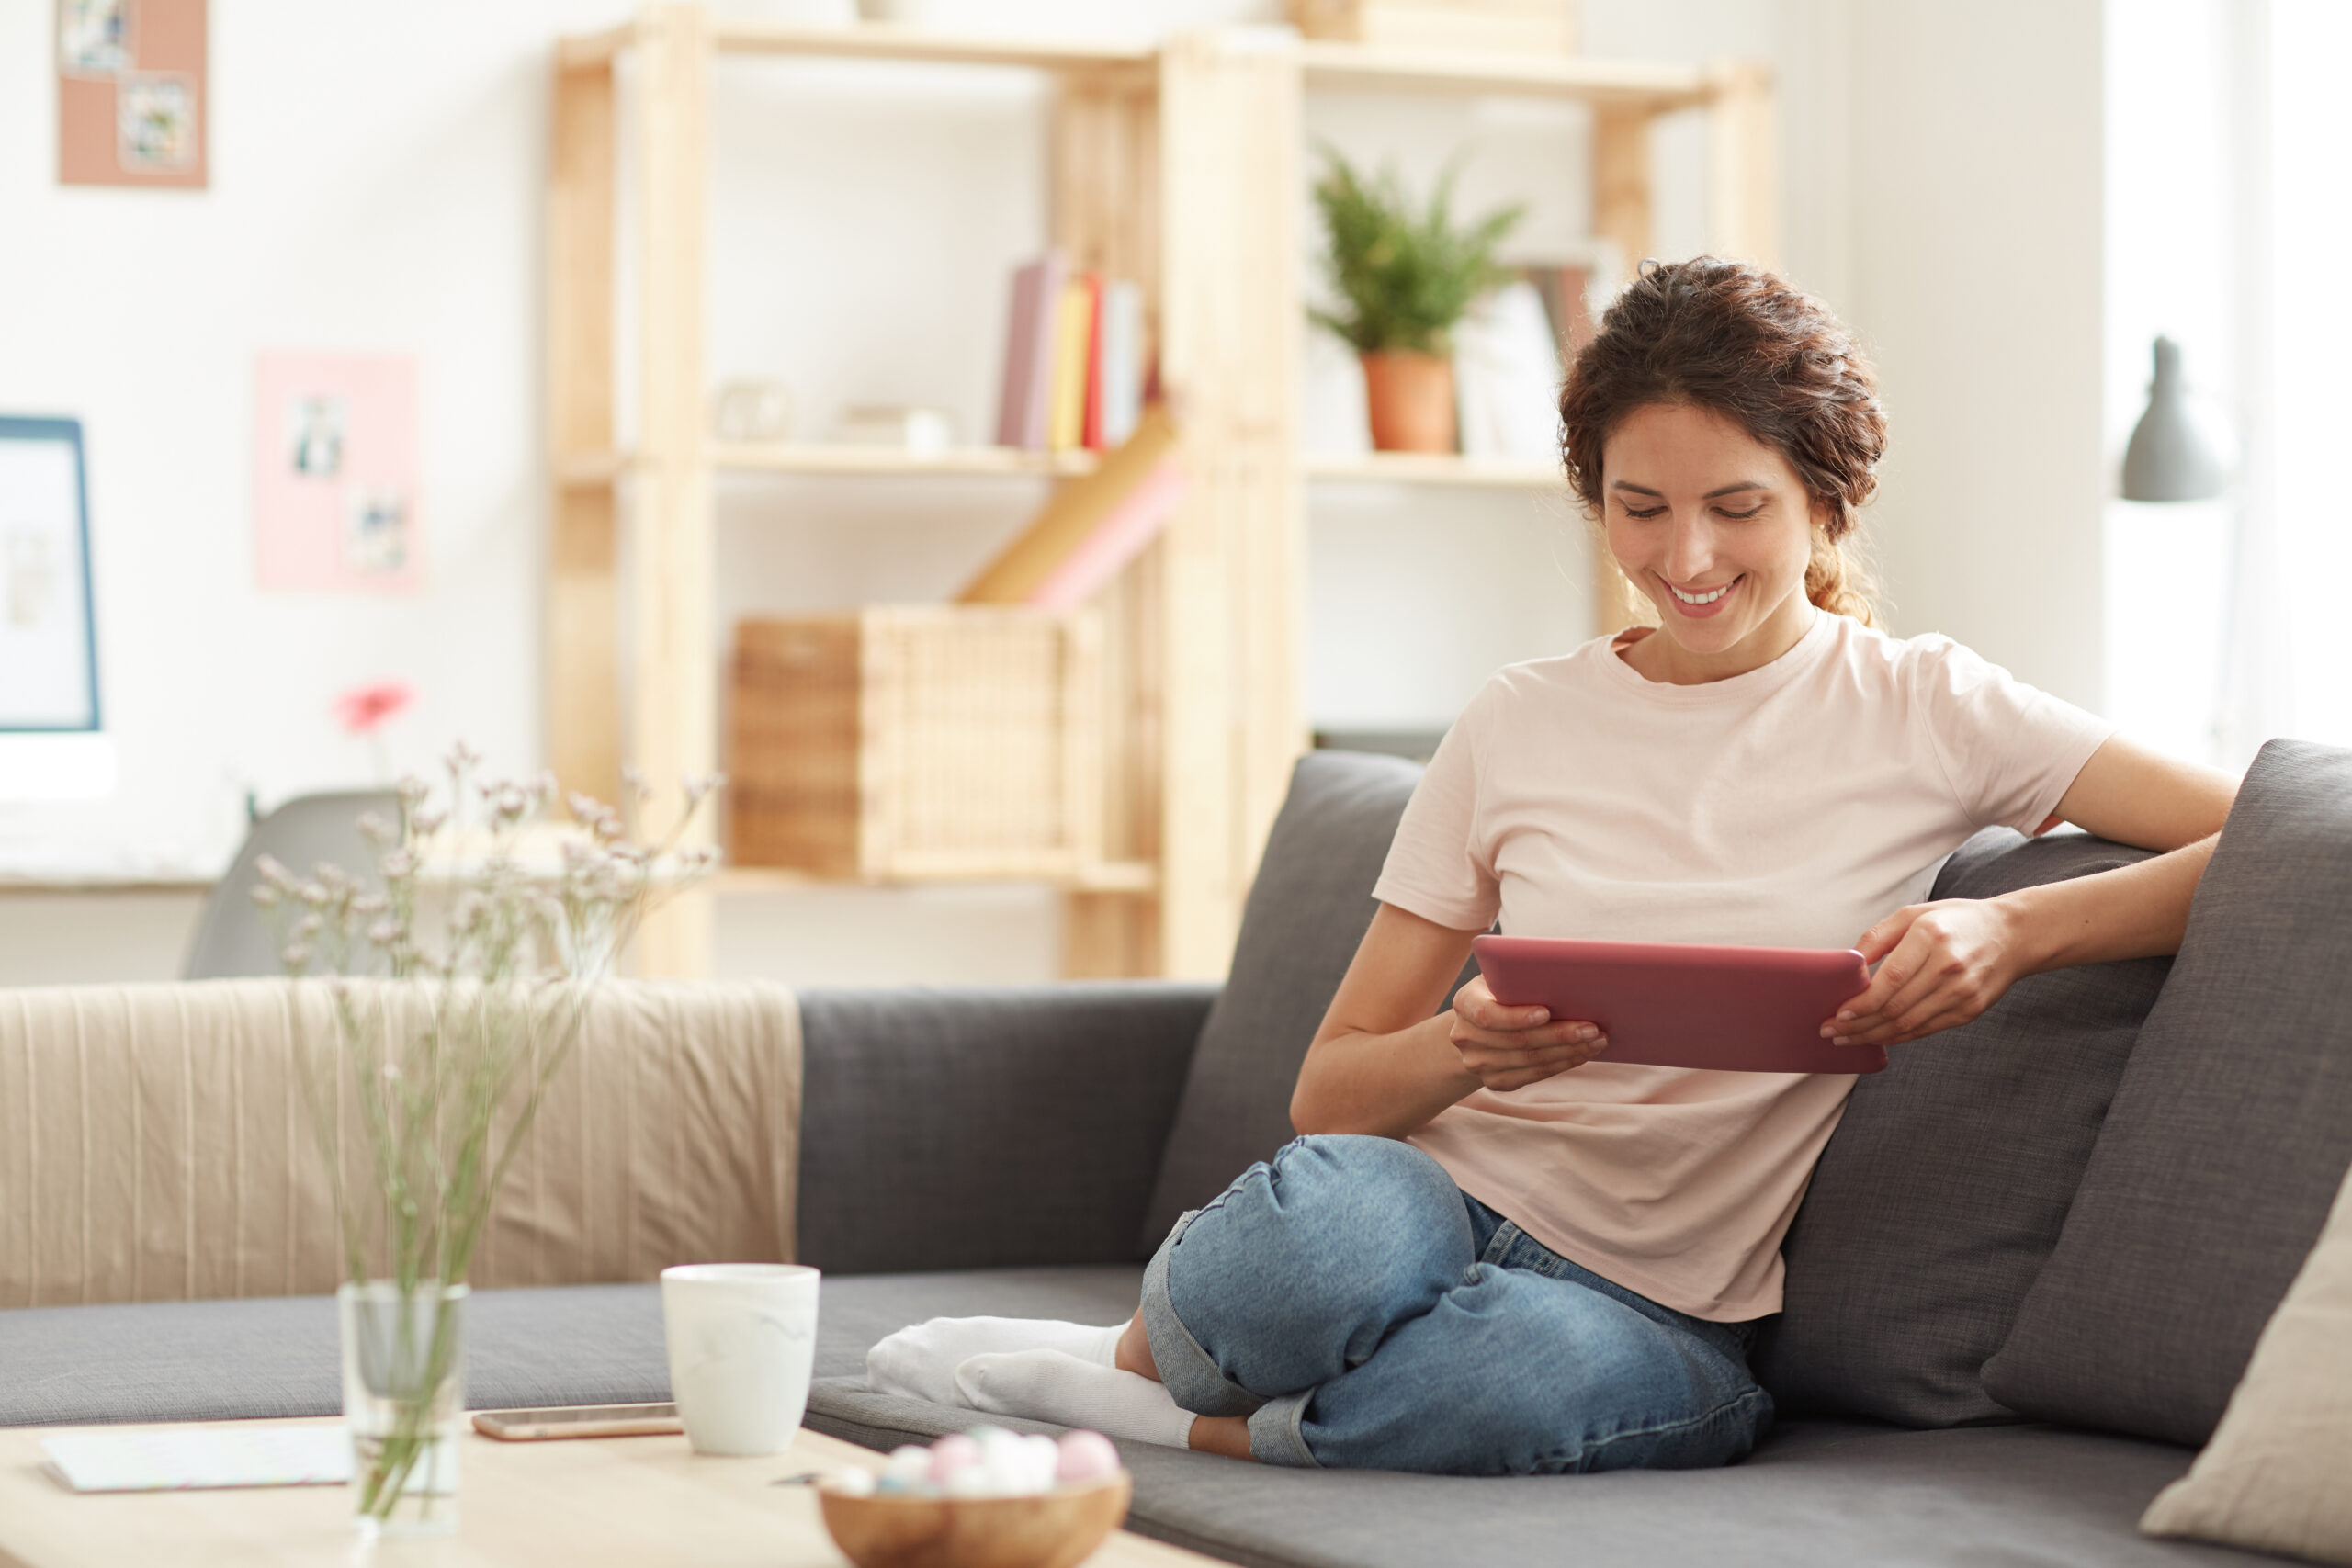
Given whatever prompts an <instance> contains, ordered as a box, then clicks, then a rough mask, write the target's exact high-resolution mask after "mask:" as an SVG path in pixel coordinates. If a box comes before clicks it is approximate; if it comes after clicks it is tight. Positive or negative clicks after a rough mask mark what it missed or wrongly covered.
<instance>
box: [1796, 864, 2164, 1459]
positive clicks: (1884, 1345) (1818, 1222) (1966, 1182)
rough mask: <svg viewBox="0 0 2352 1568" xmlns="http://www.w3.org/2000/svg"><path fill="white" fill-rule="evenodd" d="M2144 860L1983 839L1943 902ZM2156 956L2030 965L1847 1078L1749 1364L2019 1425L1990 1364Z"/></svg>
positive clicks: (2060, 1220)
mask: <svg viewBox="0 0 2352 1568" xmlns="http://www.w3.org/2000/svg"><path fill="white" fill-rule="evenodd" d="M2147 858H2148V852H2146V851H2144V850H2132V849H2125V848H2123V847H2122V846H2120V845H2117V844H2110V843H2109V842H2107V841H2106V840H2102V839H2094V838H2088V837H2086V836H2085V835H2083V834H2080V833H2060V834H2054V835H2052V837H2050V838H2046V839H2039V840H2027V839H2025V838H2023V837H2022V836H2021V835H2019V834H2017V833H2014V832H2011V831H2010V830H2009V829H2006V828H1997V829H1989V830H1987V831H1985V832H1983V833H1979V834H1978V835H1977V836H1976V837H1975V838H1973V839H1972V840H1969V841H1968V842H1967V843H1966V844H1965V845H1963V846H1962V849H1961V850H1960V852H1958V853H1957V854H1955V855H1953V856H1952V858H1951V861H1950V862H1949V863H1946V865H1945V867H1944V869H1943V872H1942V874H1940V875H1939V876H1938V878H1937V879H1936V886H1935V891H1934V895H1933V896H1934V897H1938V898H1991V897H1996V896H1998V895H2000V894H2003V893H2009V892H2014V891H2016V890H2017V889H2018V888H2020V887H2030V886H2034V885H2036V884H2039V883H2045V882H2058V881H2063V880H2064V879H2066V878H2068V877H2075V876H2088V875H2091V874H2095V873H2098V872H2103V871H2112V870H2115V869H2116V868H2118V867H2120V866H2124V865H2129V864H2131V863H2133V862H2135V861H2141V860H2145V859H2147ZM2170 966H2171V962H2170V960H2168V959H2161V958H2151V959H2140V960H2136V961H2133V962H2131V963H2124V964H2086V965H2082V966H2080V967H2076V968H2072V969H2060V970H2055V971H2052V973H2050V974H2046V975H2035V976H2028V977H2027V978H2026V979H2023V980H2020V981H2019V982H2018V984H2016V985H2015V986H2013V987H2010V988H2009V992H2008V994H2007V996H2005V997H2003V998H2001V999H2000V1000H1999V1001H1998V1002H1996V1003H1995V1004H1994V1005H1993V1006H1992V1007H1991V1008H1988V1009H1987V1010H1985V1013H1984V1014H1983V1016H1981V1017H1979V1018H1977V1019H1975V1020H1974V1021H1972V1022H1970V1023H1967V1024H1964V1025H1962V1027H1960V1028H1958V1029H1951V1030H1946V1031H1945V1032H1942V1033H1940V1034H1933V1035H1929V1036H1928V1038H1927V1039H1925V1040H1920V1041H1916V1042H1914V1043H1911V1044H1908V1045H1897V1046H1894V1048H1893V1049H1892V1050H1891V1051H1890V1052H1889V1054H1888V1055H1889V1060H1888V1065H1887V1067H1886V1070H1885V1071H1884V1072H1881V1073H1876V1074H1873V1075H1871V1077H1865V1078H1863V1079H1861V1080H1860V1082H1859V1083H1857V1084H1856V1085H1855V1086H1854V1094H1853V1098H1852V1099H1851V1100H1849V1101H1848V1102H1847V1106H1846V1114H1845V1117H1844V1119H1843V1120H1842V1121H1840V1122H1838V1131H1837V1133H1836V1134H1834V1135H1833V1136H1832V1137H1831V1138H1830V1140H1829V1145H1828V1147H1827V1148H1826V1149H1825V1150H1824V1151H1823V1153H1822V1156H1821V1161H1820V1164H1818V1165H1817V1166H1815V1168H1814V1174H1813V1181H1812V1184H1811V1186H1810V1187H1808V1188H1807V1189H1806V1191H1805V1198H1804V1206H1803V1207H1801V1208H1800V1209H1799V1210H1798V1211H1797V1217H1796V1221H1795V1223H1794V1224H1792V1225H1791V1226H1790V1228H1789V1235H1788V1239H1787V1240H1786V1241H1785V1242H1784V1243H1783V1244H1782V1246H1781V1257H1782V1258H1783V1259H1784V1260H1785V1262H1786V1263H1787V1266H1788V1280H1787V1285H1786V1305H1785V1307H1784V1309H1783V1311H1782V1313H1781V1315H1780V1316H1779V1317H1776V1318H1773V1319H1771V1320H1770V1322H1769V1323H1767V1324H1766V1325H1765V1328H1764V1331H1763V1333H1762V1334H1761V1335H1760V1336H1759V1337H1758V1343H1757V1348H1756V1350H1755V1353H1754V1355H1753V1356H1752V1357H1751V1358H1750V1359H1751V1363H1752V1365H1753V1366H1754V1368H1755V1371H1756V1374H1757V1377H1758V1381H1760V1382H1762V1383H1763V1384H1764V1386H1765V1387H1766V1388H1767V1389H1769V1390H1770V1392H1771V1394H1772V1397H1773V1399H1774V1400H1775V1401H1776V1402H1777V1403H1778V1404H1779V1405H1780V1406H1781V1410H1782V1411H1783V1412H1784V1413H1785V1414H1789V1415H1847V1416H1873V1417H1876V1418H1877V1419H1880V1420H1883V1421H1893V1422H1896V1423H1899V1424H1900V1425H1903V1426H1905V1427H1958V1426H1967V1425H1973V1424H1976V1423H1982V1422H1990V1421H2002V1420H2014V1419H2016V1417H2015V1416H2012V1415H2010V1413H2009V1412H2007V1411H2006V1410H2004V1409H2003V1408H2002V1407H2001V1406H2000V1405H1999V1404H1996V1403H1995V1402H1994V1401H1993V1399H1992V1398H1991V1397H1990V1396H1989V1395H1988V1394H1986V1393H1985V1388H1984V1385H1983V1382H1982V1381H1981V1378H1980V1373H1981V1370H1982V1368H1983V1367H1984V1365H1985V1359H1986V1358H1988V1357H1990V1356H1991V1355H1992V1354H1993V1352H1994V1351H1996V1350H1997V1349H1998V1348H2000V1346H2001V1341H2002V1340H2003V1339H2004V1338H2006V1337H2007V1335H2008V1332H2009V1325H2010V1324H2011V1323H2012V1322H2013V1321H2014V1320H2015V1318H2016V1316H2017V1311H2018V1304H2019V1303H2021V1302H2023V1301H2024V1299H2025V1293H2026V1291H2027V1289H2028V1288H2029V1287H2030V1286H2031V1285H2032V1283H2033V1279H2034V1275H2035V1274H2036V1273H2037V1272H2039V1271H2040V1269H2041V1266H2042V1263H2043V1260H2044V1259H2046V1258H2048V1257H2049V1256H2050V1250H2051V1248H2052V1247H2054V1246H2055V1245H2056V1244H2057V1240H2058V1232H2059V1227H2060V1225H2061V1224H2064V1220H2065V1217H2066V1205H2067V1203H2068V1201H2070V1200H2071V1199H2072V1198H2073V1197H2074V1194H2075V1184H2076V1183H2077V1182H2078V1181H2079V1180H2080V1179H2081V1178H2082V1174H2083V1167H2084V1165H2085V1163H2086V1161H2088V1159H2089V1158H2090V1153H2091V1145H2092V1144H2093V1143H2094V1141H2095V1140H2096V1139H2097V1138H2098V1128H2099V1122H2100V1121H2101V1120H2102V1119H2103V1118H2104V1117H2105V1116H2106V1114H2107V1107H2108V1101H2109V1099H2111V1098H2112V1097H2113V1095H2114V1093H2115V1085H2116V1080H2117V1079H2118V1078H2119V1077H2120V1076H2121V1074H2122V1072H2123V1066H2124V1063H2125V1062H2126V1060H2127V1059H2128V1058H2129V1057H2130V1055H2131V1042H2132V1039H2133V1037H2134V1035H2136V1034H2137V1032H2139V1028H2140V1024H2141V1021H2142V1020H2143V1018H2144V1017H2145V1015H2146V1013H2147V1011H2148V1009H2149V1006H2150V1004H2152V1003H2153V1002H2154V1000H2155V998H2156V993H2157V991H2158V989H2159V988H2160V987H2162V986H2163V985H2164V982H2165V971H2166V970H2167V969H2168V968H2170Z"/></svg>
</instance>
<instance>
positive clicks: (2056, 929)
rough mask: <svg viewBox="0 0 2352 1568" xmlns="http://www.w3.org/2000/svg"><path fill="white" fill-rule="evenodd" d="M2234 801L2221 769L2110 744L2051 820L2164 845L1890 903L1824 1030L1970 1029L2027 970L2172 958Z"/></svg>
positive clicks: (2233, 785) (1888, 1034) (1846, 1033)
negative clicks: (2113, 860)
mask: <svg viewBox="0 0 2352 1568" xmlns="http://www.w3.org/2000/svg"><path fill="white" fill-rule="evenodd" d="M2236 795H2237V781H2236V780H2234V779H2233V778H2231V777H2230V776H2229V775H2228V774H2226V773H2220V772H2217V771H2216V770H2214V769H2211V768H2200V767H2197V766H2194V765H2192V764H2190V763H2188V762H2178V761H2173V760H2172V759H2171V758H2168V757H2165V756H2162V755H2160V754H2158V753H2157V752H2154V751H2151V750H2148V749H2147V748H2146V747H2144V746H2141V745H2139V744H2137V743H2136V742H2133V741H2131V740H2127V739H2124V738H2122V737H2121V736H2114V737H2111V738H2109V740H2108V741H2107V743H2106V744H2105V745H2103V746H2101V747H2100V748H2099V749H2098V750H2097V751H2096V752H2094V753H2092V755H2091V760H2090V761H2087V762H2086V763H2084V764H2083V770H2082V772H2081V773H2077V774H2076V775H2075V782H2074V784H2072V785H2070V786H2069V787H2068V788H2067V791H2066V794H2065V796H2064V799H2062V800H2061V801H2060V802H2059V803H2058V816H2059V817H2060V818H2062V819H2063V820H2065V821H2068V822H2072V823H2074V824H2075V826H2077V827H2080V828H2084V829H2088V830H2089V831H2091V832H2093V833H2096V834H2098V836H2099V837H2100V838H2102V839H2110V840H2114V841H2115V842H2117V843H2120V844H2131V845H2133V846H2134V847H2136V848H2139V849H2145V850H2160V851H2163V852H2164V853H2161V854H2159V855H2157V856H2156V857H2155V858H2154V860H2146V861H2142V862H2141V863H2138V864H2137V865H2129V866H2125V867H2122V868H2121V869H2120V870H2117V871H2109V872H2102V873H2100V874H2098V875H2096V876H2079V877H2075V878H2074V879H2072V880H2070V881H2066V882H2053V883H2047V884H2044V885H2043V886H2038V887H2025V888H2020V889H2018V891H2017V892H2015V893H2005V894H2003V895H2001V896H2000V897H1997V898H1985V899H1965V898H1953V899H1946V900H1944V901H1943V902H1941V903H1935V904H1914V905H1911V906H1910V907H1908V908H1902V909H1897V910H1896V911H1895V912H1894V914H1892V915H1890V916H1888V917H1887V918H1886V919H1883V920H1882V921H1880V922H1879V923H1878V924H1877V925H1875V926H1872V927H1871V929H1870V930H1869V931H1867V932H1865V933H1863V936H1862V939H1861V941H1860V942H1859V943H1857V944H1856V945H1857V946H1859V947H1860V950H1861V953H1862V956H1863V957H1865V958H1867V959H1869V960H1871V962H1872V963H1875V964H1878V966H1879V968H1878V974H1877V975H1876V976H1874V977H1873V978H1872V979H1871V984H1870V987H1869V988H1868V989H1867V990H1865V991H1863V992H1862V993H1861V995H1860V996H1858V997H1856V998H1854V1000H1853V1001H1851V1002H1849V1003H1848V1004H1847V1005H1846V1006H1845V1007H1843V1008H1841V1009H1839V1010H1838V1016H1837V1017H1836V1018H1834V1019H1831V1020H1829V1021H1827V1022H1826V1023H1825V1024H1823V1025H1822V1031H1821V1032H1822V1033H1824V1034H1825V1035H1828V1036H1830V1037H1831V1038H1833V1039H1836V1040H1838V1042H1840V1043H1850V1044H1856V1045H1894V1044H1900V1043H1903V1042H1905V1041H1908V1040H1917V1039H1918V1038H1919V1037H1920V1036H1922V1035H1926V1034H1933V1033H1935V1032H1938V1031H1939V1030H1944V1029H1951V1028H1953V1027H1955V1026H1956V1025H1959V1024H1962V1023H1966V1022H1967V1021H1969V1020H1971V1019H1973V1018H1974V1017H1976V1016H1977V1015H1978V1014H1979V1013H1982V1012H1983V1011H1984V1010H1985V1009H1986V1008H1988V1007H1990V1006H1992V1005H1993V1003H1994V1002H1996V1001H1997V1000H1998V999H1999V998H2000V997H2001V995H2002V993H2003V992H2005V991H2007V989H2008V988H2009V987H2010V986H2011V985H2013V984H2015V983H2016V982H2017V981H2018V980H2019V979H2020V978H2022V977H2023V976H2028V975H2039V974H2041V973H2042V972H2043V971H2045V970H2050V969H2063V968H2065V967H2066V966H2068V965H2070V964H2099V963H2105V962H2107V961H2108V960H2110V959H2118V958H2147V957H2154V956H2155V955H2157V954H2159V953H2177V952H2179V951H2180V942H2181V938H2182V936H2183V935H2184V934H2185V933H2186V932H2187V931H2188V904H2189V900H2190V898H2191V897H2193V896H2194V895H2195V893H2196V891H2197V884H2198V881H2199V879H2200V878H2201V877H2202V876H2203V875H2204V874H2205V865H2206V863H2207V862H2208V861H2210V860H2211V859H2212V858H2213V845H2214V842H2215V840H2217V839H2218V837H2219V836H2220V834H2221V830H2222V821H2223V820H2224V819H2225V818H2227V817H2228V816H2229V812H2230V802H2231V801H2232V800H2233V799H2234V798H2235V797H2236ZM1882 960H1883V962H1882Z"/></svg>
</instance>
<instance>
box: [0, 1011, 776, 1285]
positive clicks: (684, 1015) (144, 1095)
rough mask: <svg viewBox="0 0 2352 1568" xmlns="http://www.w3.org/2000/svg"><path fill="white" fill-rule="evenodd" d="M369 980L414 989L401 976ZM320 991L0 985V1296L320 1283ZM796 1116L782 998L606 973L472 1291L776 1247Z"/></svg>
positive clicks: (613, 1275)
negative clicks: (313, 1117)
mask: <svg viewBox="0 0 2352 1568" xmlns="http://www.w3.org/2000/svg"><path fill="white" fill-rule="evenodd" d="M374 994H375V997H376V999H377V1000H378V1001H379V1005H382V1006H386V1007H414V1006H419V1005H422V998H421V997H420V995H419V993H418V991H417V990H416V988H414V987H395V986H391V985H389V984H379V986H378V987H375V988H374ZM332 1008H333V1003H332V1001H331V999H330V998H329V995H328V992H327V989H326V987H325V986H324V984H323V983H322V982H317V981H301V982H296V981H283V980H212V981H198V982H192V983H188V984H181V985H157V986H110V987H55V988H46V989H24V990H14V991H0V1307H21V1306H58V1305H65V1304H71V1303H85V1302H129V1301H166V1300H187V1299H197V1298H203V1297H216V1296H273V1295H302V1294H311V1293H316V1292H327V1291H332V1290H333V1289H334V1287H335V1286H336V1284H337V1283H339V1282H340V1280H341V1277H342V1269H341V1261H340V1258H341V1254H340V1251H339V1248H338V1246H337V1243H336V1239H335V1230H334V1201H333V1199H332V1196H331V1194H330V1190H329V1186H328V1183H327V1180H326V1177H325V1171H324V1168H323V1166H322V1161H321V1157H320V1155H319V1149H318V1144H317V1141H316V1138H315V1137H314V1135H313V1133H312V1131H311V1124H310V1121H309V1112H308V1111H307V1110H306V1108H305V1107H304V1105H303V1096H302V1087H301V1081H300V1077H298V1067H297V1063H296V1057H295V1049H296V1044H297V1042H298V1041H300V1040H303V1039H308V1040H311V1041H313V1042H318V1041H328V1040H332V1039H333V1029H334V1023H333V1012H332ZM799 1125H800V1021H799V1010H798V1009H797V1006H796V1004H795V1002H794V1000H793V998H792V995H791V993H790V992H788V991H786V990H785V989H783V988H782V987H775V986H765V985H753V984H714V983H708V982H701V983H695V984H692V985H681V984H656V983H634V982H615V983H613V984H611V985H609V986H607V987H604V988H602V989H601V990H600V991H599V992H598V994H597V996H596V998H595V1000H594V1002H593V1004H592V1005H591V1008H590V1011H589V1015H588V1018H587V1021H586V1023H585V1026H584V1029H583V1031H582V1038H581V1041H580V1044H579V1048H578V1050H577V1051H576V1052H575V1054H574V1055H573V1058H572V1060H571V1062H570V1063H569V1064H567V1065H566V1066H565V1068H564V1070H563V1072H562V1074H561V1076H560V1077H559V1078H558V1079H557V1081H556V1083H555V1085H554V1087H553V1088H552V1089H551V1090H550V1091H549V1094H548V1100H547V1102H546V1104H545V1105H544V1106H543V1107H542V1109H541V1111H540V1113H539V1120H538V1124H537V1129H536V1131H535V1132H534V1134H533V1135H532V1137H531V1140H530V1143H529V1144H528V1145H527V1146H526V1148H525V1150H524V1152H523V1153H522V1154H521V1156H518V1158H517V1159H516V1160H515V1166H514V1168H513V1169H512V1171H511V1172H510V1175H509V1179H508V1181H507V1184H506V1186H505V1187H504V1188H503V1190H501V1192H500V1193H499V1196H498V1201H497V1206H496V1208H495V1210H494V1212H493V1214H492V1222H491V1224H490V1227H489V1231H488V1234H487V1235H485V1236H484V1238H483V1240H482V1243H481V1247H480V1248H479V1250H478V1252H477V1254H476V1258H475V1262H474V1266H473V1271H472V1272H473V1282H474V1284H476V1285H477V1286H480V1287H495V1286H508V1285H552V1284H581V1283H592V1282H597V1281H617V1280H648V1279H651V1278H652V1277H653V1276H654V1275H655V1274H656V1273H657V1272H658V1271H659V1270H661V1269H662V1268H664V1267H666V1266H668V1265H670V1264H673V1263H684V1262H707V1261H716V1260H727V1261H735V1262H771V1261H785V1260H788V1259H789V1258H791V1257H792V1251H793V1213H794V1202H795V1191H794V1187H795V1179H796V1175H797V1165H798V1141H799ZM347 1142H348V1143H349V1144H350V1145H356V1144H357V1143H358V1140H356V1139H352V1140H348V1141H347ZM350 1152H351V1151H350V1149H349V1148H347V1149H346V1156H348V1155H349V1153H350ZM354 1169H355V1170H356V1169H357V1168H356V1167H355V1168H354ZM363 1179H364V1178H363Z"/></svg>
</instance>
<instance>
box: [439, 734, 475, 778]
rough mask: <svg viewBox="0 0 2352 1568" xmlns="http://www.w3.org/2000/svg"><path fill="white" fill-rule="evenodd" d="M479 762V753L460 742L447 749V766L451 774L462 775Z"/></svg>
mask: <svg viewBox="0 0 2352 1568" xmlns="http://www.w3.org/2000/svg"><path fill="white" fill-rule="evenodd" d="M480 762H481V752H479V751H477V750H474V749H473V748H472V747H470V746H469V745H467V744H466V743H465V742H464V741H462V740H460V741H458V743H457V744H456V745H454V746H452V747H450V748H449V757H448V762H447V766H448V769H449V771H450V772H451V773H464V772H465V771H466V770H467V769H468V768H471V767H474V766H477V765H478V764H479V763H480Z"/></svg>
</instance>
